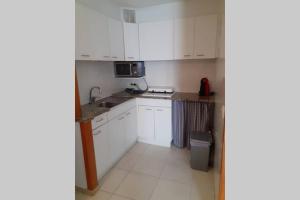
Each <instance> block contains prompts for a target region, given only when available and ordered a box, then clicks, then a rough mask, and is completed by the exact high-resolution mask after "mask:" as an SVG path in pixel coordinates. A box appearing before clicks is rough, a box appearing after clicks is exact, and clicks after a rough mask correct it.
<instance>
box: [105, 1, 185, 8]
mask: <svg viewBox="0 0 300 200" xmlns="http://www.w3.org/2000/svg"><path fill="white" fill-rule="evenodd" d="M111 1H112V2H114V3H116V4H118V5H120V6H121V7H133V8H142V7H147V6H155V5H159V4H165V3H172V2H178V1H187V0H111Z"/></svg>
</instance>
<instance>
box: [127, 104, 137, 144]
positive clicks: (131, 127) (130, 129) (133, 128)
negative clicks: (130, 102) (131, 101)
mask: <svg viewBox="0 0 300 200" xmlns="http://www.w3.org/2000/svg"><path fill="white" fill-rule="evenodd" d="M125 130H126V150H128V149H129V148H130V147H131V146H132V145H133V144H134V143H135V142H136V140H137V110H136V107H134V108H132V109H130V110H129V111H128V112H126V114H125Z"/></svg>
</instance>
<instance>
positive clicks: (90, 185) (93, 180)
mask: <svg viewBox="0 0 300 200" xmlns="http://www.w3.org/2000/svg"><path fill="white" fill-rule="evenodd" d="M80 119H81V106H80V96H79V89H78V81H77V74H76V69H75V120H76V121H78V120H80ZM80 130H81V141H82V151H83V158H84V166H85V175H86V182H87V189H88V190H89V191H94V190H95V189H96V188H97V186H98V181H97V169H96V158H95V151H94V141H93V132H92V124H91V121H90V120H89V121H85V122H80Z"/></svg>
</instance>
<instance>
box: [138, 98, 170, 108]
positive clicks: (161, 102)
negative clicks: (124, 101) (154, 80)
mask: <svg viewBox="0 0 300 200" xmlns="http://www.w3.org/2000/svg"><path fill="white" fill-rule="evenodd" d="M137 105H138V106H153V107H169V108H171V106H172V101H171V100H170V99H150V98H137Z"/></svg>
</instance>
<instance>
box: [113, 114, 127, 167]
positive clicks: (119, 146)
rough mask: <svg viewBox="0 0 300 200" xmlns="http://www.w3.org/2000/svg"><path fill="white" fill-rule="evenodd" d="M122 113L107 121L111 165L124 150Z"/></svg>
mask: <svg viewBox="0 0 300 200" xmlns="http://www.w3.org/2000/svg"><path fill="white" fill-rule="evenodd" d="M124 118H125V117H124V115H121V116H118V117H116V118H114V119H113V120H111V121H110V122H109V148H110V157H111V163H112V165H113V164H114V163H116V162H117V161H118V160H119V159H120V158H121V156H122V155H123V153H124V152H125V137H126V136H125V134H126V133H125V130H124Z"/></svg>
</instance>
